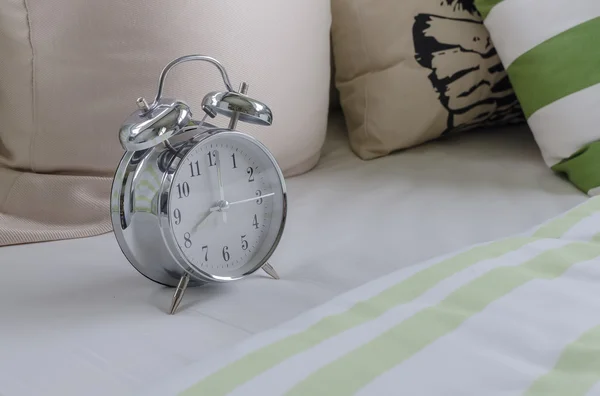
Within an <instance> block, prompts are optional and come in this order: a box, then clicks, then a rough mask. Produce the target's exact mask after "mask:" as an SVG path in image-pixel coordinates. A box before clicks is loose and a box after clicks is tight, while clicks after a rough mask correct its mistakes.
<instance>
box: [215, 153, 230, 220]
mask: <svg viewBox="0 0 600 396" xmlns="http://www.w3.org/2000/svg"><path fill="white" fill-rule="evenodd" d="M215 153H217V156H216V157H217V158H216V165H217V179H218V180H219V195H220V197H221V202H226V201H225V190H224V189H223V177H222V174H221V154H220V153H219V152H218V151H217V150H215ZM222 213H223V222H224V223H227V213H225V212H224V211H222Z"/></svg>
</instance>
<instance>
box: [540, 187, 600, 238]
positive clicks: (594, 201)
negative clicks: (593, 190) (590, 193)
mask: <svg viewBox="0 0 600 396" xmlns="http://www.w3.org/2000/svg"><path fill="white" fill-rule="evenodd" d="M597 212H600V197H594V198H590V199H588V200H587V201H586V202H584V203H583V204H580V205H579V206H577V207H575V208H574V209H571V210H570V211H568V212H567V213H566V214H564V215H562V216H560V217H559V218H557V219H554V220H552V221H551V222H550V223H548V224H547V225H544V226H542V227H540V228H539V229H538V230H537V231H536V232H535V233H534V234H533V237H534V238H555V239H556V238H560V237H562V236H563V235H564V234H566V233H567V231H569V230H570V229H571V228H573V227H574V226H575V225H576V224H577V223H579V222H580V221H581V220H583V219H584V218H586V217H589V216H591V215H593V214H594V213H597Z"/></svg>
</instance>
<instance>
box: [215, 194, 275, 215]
mask: <svg viewBox="0 0 600 396" xmlns="http://www.w3.org/2000/svg"><path fill="white" fill-rule="evenodd" d="M273 195H275V193H270V194H265V195H261V196H258V197H252V198H248V199H242V200H241V201H235V202H227V205H226V206H225V207H221V206H215V207H212V208H210V210H211V212H217V211H222V210H227V209H228V208H229V207H230V206H231V205H238V204H243V203H246V202H252V201H256V200H258V199H262V198H268V197H271V196H273Z"/></svg>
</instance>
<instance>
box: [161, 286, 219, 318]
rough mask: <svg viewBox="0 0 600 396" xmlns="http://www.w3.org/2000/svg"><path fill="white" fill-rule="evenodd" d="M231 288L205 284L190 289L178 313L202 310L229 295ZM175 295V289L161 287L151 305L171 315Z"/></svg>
mask: <svg viewBox="0 0 600 396" xmlns="http://www.w3.org/2000/svg"><path fill="white" fill-rule="evenodd" d="M229 290H230V288H229V287H228V285H227V284H204V285H199V286H191V287H188V288H187V290H186V292H185V294H184V296H183V300H182V301H181V304H180V305H179V308H178V309H177V312H182V311H184V310H187V309H190V308H196V309H198V308H200V307H201V306H202V305H203V304H204V303H210V302H211V301H213V300H215V299H217V298H220V297H222V296H223V295H226V294H228V293H229ZM173 293H175V288H174V287H166V286H161V287H159V288H158V289H157V290H155V291H154V292H152V294H151V295H150V298H149V303H150V304H152V306H154V307H155V308H157V309H158V310H160V311H162V312H165V313H169V310H170V308H171V301H172V299H173Z"/></svg>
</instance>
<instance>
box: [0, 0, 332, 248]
mask: <svg viewBox="0 0 600 396" xmlns="http://www.w3.org/2000/svg"><path fill="white" fill-rule="evenodd" d="M330 22H331V11H330V6H329V4H328V3H327V2H324V1H321V0H288V1H285V2H282V1H277V0H255V1H252V2H248V1H243V0H235V1H228V2H214V1H208V0H202V1H186V2H183V3H181V2H179V3H168V2H167V3H165V2H159V1H156V0H152V1H141V0H131V1H126V2H124V1H117V0H108V1H87V2H81V1H75V0H51V1H47V0H28V1H27V2H23V1H22V0H4V1H3V2H2V7H1V8H0V119H1V120H2V124H1V127H0V245H6V244H14V243H22V242H35V241H42V240H53V239H62V238H71V237H80V236H88V235H94V234H98V233H102V232H106V231H110V223H109V216H108V200H109V196H110V191H109V189H110V180H111V177H112V174H113V172H114V170H115V168H116V166H117V164H118V161H119V159H120V156H121V155H122V153H123V151H122V149H121V147H120V145H119V142H118V139H117V131H118V129H119V126H120V124H121V122H122V121H123V120H124V119H125V118H126V117H127V116H128V115H129V114H130V113H131V112H132V111H133V110H134V109H135V100H136V98H137V97H139V96H145V97H147V98H149V99H152V98H153V97H154V95H155V93H156V88H157V87H156V86H157V79H158V75H159V73H160V71H161V69H162V68H163V67H164V66H165V64H166V63H168V62H169V61H170V60H172V59H174V58H176V57H179V56H182V55H186V54H206V55H210V56H213V57H215V58H217V59H219V60H220V61H221V62H222V63H223V64H224V66H225V67H226V69H227V71H228V73H229V77H230V78H231V80H232V83H233V85H234V87H237V86H238V85H239V83H240V82H241V81H242V80H245V81H247V82H248V83H249V85H250V90H249V92H248V94H249V95H250V96H252V97H255V98H257V99H259V100H261V101H264V102H266V103H267V104H268V105H269V106H270V107H271V108H272V110H273V113H274V123H273V125H272V126H271V127H258V126H250V125H247V124H239V126H238V128H239V129H242V128H243V130H244V131H247V132H249V133H251V134H252V135H254V136H256V137H257V138H259V139H260V140H261V141H262V142H263V143H265V144H266V145H267V147H269V149H271V150H272V152H273V154H274V155H275V157H276V158H277V160H278V161H279V163H280V165H281V166H282V168H283V170H284V173H285V174H286V175H287V176H293V175H297V174H300V173H304V172H306V171H308V170H310V169H311V168H312V167H313V166H314V165H315V164H316V163H317V161H318V159H319V155H320V151H321V147H322V144H323V141H324V138H325V129H326V121H327V111H328V102H329V87H330V84H329V83H330V79H329V78H330V51H329V32H330ZM222 89H224V86H223V82H222V80H221V78H220V75H219V73H218V72H217V70H216V69H215V68H214V67H213V66H212V65H210V64H207V63H197V62H191V63H186V64H183V65H180V66H178V67H177V68H176V69H174V70H173V72H172V73H169V76H168V80H167V85H166V87H165V95H167V96H175V97H177V98H182V99H185V100H186V101H187V102H188V103H190V105H191V106H192V109H196V110H195V115H196V116H197V117H200V116H201V115H202V114H200V113H201V110H200V107H199V102H200V100H201V98H202V97H203V96H204V94H205V93H206V92H208V91H211V90H222ZM215 123H217V125H226V122H225V121H224V120H221V121H215Z"/></svg>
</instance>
